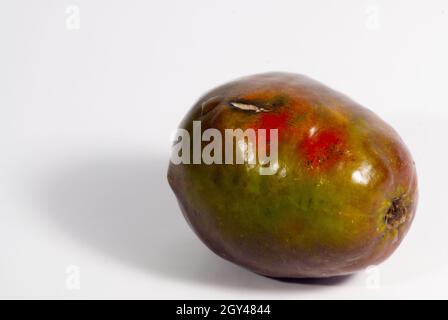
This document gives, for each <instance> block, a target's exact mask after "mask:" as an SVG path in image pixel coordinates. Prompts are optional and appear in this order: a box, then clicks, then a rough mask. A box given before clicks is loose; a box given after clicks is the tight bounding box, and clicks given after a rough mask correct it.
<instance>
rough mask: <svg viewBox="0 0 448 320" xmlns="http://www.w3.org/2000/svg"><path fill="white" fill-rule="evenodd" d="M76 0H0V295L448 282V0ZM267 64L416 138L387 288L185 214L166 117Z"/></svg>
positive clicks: (406, 288)
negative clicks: (402, 236)
mask: <svg viewBox="0 0 448 320" xmlns="http://www.w3.org/2000/svg"><path fill="white" fill-rule="evenodd" d="M73 3H74V4H75V5H77V6H78V7H79V9H80V29H79V30H70V27H71V26H73V25H72V24H70V21H69V25H68V27H69V28H67V27H66V19H67V14H66V8H67V6H68V5H70V4H72V3H71V2H68V1H49V0H46V1H43V0H42V1H31V0H29V1H18V0H16V1H2V2H1V4H0V148H1V149H0V195H1V197H0V297H1V298H64V299H65V298H246V299H251V298H273V299H311V298H448V294H447V293H446V286H447V285H448V274H447V270H448V252H447V251H448V249H447V243H448V232H447V230H448V216H447V214H446V212H447V210H446V208H444V207H443V204H444V202H443V201H446V200H447V195H446V190H447V181H448V174H447V172H446V164H447V163H448V162H447V161H448V153H447V149H446V148H447V144H446V137H447V136H448V125H447V120H448V94H447V83H448V59H447V57H448V45H447V41H448V39H447V37H446V32H447V30H448V3H447V2H446V1H443V0H440V1H413V2H411V1H386V0H383V1H359V0H351V1H307V2H306V3H305V1H292V0H291V1H237V0H231V1H230V0H226V1H206V0H203V1H198V0H191V1H173V0H170V1H105V0H103V1H91V0H89V1H87V0H76V1H74V2H73ZM378 10H379V11H378ZM69 12H71V11H69ZM376 12H379V16H378V17H379V20H375V14H376ZM372 19H373V20H372ZM376 21H378V24H377V23H376ZM272 70H283V71H291V72H297V73H303V74H307V75H309V76H311V77H313V78H315V79H316V80H319V81H321V82H323V83H325V84H327V85H329V86H331V87H333V88H335V89H337V90H339V91H342V92H344V93H346V94H347V95H349V96H351V97H352V98H354V99H355V100H357V101H358V102H360V103H361V104H364V105H365V106H367V107H369V108H370V109H372V110H373V111H375V112H376V113H377V114H379V115H380V116H381V117H382V118H383V119H385V120H386V121H388V122H389V123H390V124H392V125H393V126H394V127H395V128H396V129H397V130H398V131H399V132H400V134H401V136H402V137H403V139H404V140H405V141H406V143H407V144H408V146H409V148H410V149H411V151H412V154H413V156H414V158H415V161H416V163H417V168H418V173H419V181H420V194H421V195H420V202H419V208H418V212H417V217H416V220H415V223H414V225H413V228H412V229H411V232H410V233H409V235H408V237H407V238H406V240H405V241H404V243H403V244H402V246H401V247H400V248H399V250H398V251H397V252H396V253H395V254H394V256H393V257H392V258H391V259H390V260H388V261H387V262H386V263H384V264H382V265H381V266H380V267H379V269H378V270H377V272H376V271H375V272H374V274H373V275H374V276H375V274H378V275H379V276H380V277H379V278H374V281H375V279H377V280H378V279H379V288H376V289H375V288H372V286H370V285H369V283H371V282H372V278H371V277H370V276H372V273H367V272H361V273H359V274H358V275H356V276H354V277H352V278H350V279H348V280H346V281H345V282H342V283H338V284H330V283H327V284H325V283H321V284H317V285H311V284H297V283H283V282H278V281H275V280H271V279H267V278H263V277H260V276H257V275H255V274H252V273H250V272H248V271H245V270H243V269H240V268H239V267H236V266H234V265H231V264H229V263H227V262H226V261H224V260H221V259H220V258H218V257H216V256H214V255H213V254H212V253H210V252H209V250H208V249H206V248H205V247H204V246H203V245H202V244H201V243H200V242H199V240H197V238H196V236H195V235H194V234H193V233H192V232H191V231H190V230H189V228H188V226H187V224H186V223H185V222H184V220H183V218H182V216H181V213H180V211H179V209H178V207H177V204H176V202H175V199H174V196H173V195H172V193H171V191H170V190H169V187H168V185H167V182H166V179H165V171H166V166H167V164H168V156H167V155H168V151H169V137H170V133H171V132H172V131H173V130H174V129H175V127H176V125H177V124H178V122H179V121H180V119H181V118H182V117H183V115H184V114H185V113H186V111H187V110H188V108H189V107H190V106H191V105H192V104H193V103H194V102H195V100H196V99H197V98H198V97H199V96H200V95H201V94H202V93H204V92H205V91H206V90H208V89H210V88H212V87H213V86H215V85H218V84H221V83H223V82H226V81H228V80H231V79H233V78H235V77H239V76H243V75H247V74H252V73H259V72H264V71H272ZM70 266H75V267H77V268H78V269H79V271H80V273H79V275H80V278H79V279H80V290H70V286H69V287H67V281H68V282H69V284H70V283H72V282H70V281H72V280H73V269H69V270H68V271H69V273H66V271H67V268H70ZM75 270H76V269H75ZM375 283H378V282H375Z"/></svg>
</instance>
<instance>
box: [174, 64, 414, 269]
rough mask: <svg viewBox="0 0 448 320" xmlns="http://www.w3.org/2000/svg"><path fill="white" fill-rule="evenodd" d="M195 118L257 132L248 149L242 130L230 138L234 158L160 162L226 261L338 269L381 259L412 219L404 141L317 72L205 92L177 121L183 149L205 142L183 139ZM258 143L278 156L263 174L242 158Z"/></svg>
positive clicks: (196, 225)
mask: <svg viewBox="0 0 448 320" xmlns="http://www.w3.org/2000/svg"><path fill="white" fill-rule="evenodd" d="M194 122H195V123H199V122H200V125H201V128H200V130H201V132H204V131H205V130H206V129H215V132H219V133H221V136H222V137H225V136H226V133H225V132H226V130H228V129H234V130H237V129H241V130H243V131H245V130H247V129H253V130H254V131H255V132H262V131H263V130H261V129H265V130H264V131H266V135H265V137H264V138H265V139H264V140H263V139H262V138H260V137H256V139H257V140H258V142H259V141H262V142H263V143H262V144H255V146H254V144H252V145H251V146H250V147H251V148H248V144H249V139H248V137H247V136H241V135H240V136H238V135H237V136H234V137H233V139H234V142H235V149H234V150H233V151H235V154H236V150H237V149H238V148H239V147H241V146H243V149H244V150H243V151H244V153H243V155H244V157H243V160H244V163H226V161H225V159H223V160H222V161H219V159H218V157H215V158H214V160H215V161H213V162H212V163H210V161H208V162H207V163H204V162H203V161H199V162H198V161H193V160H192V161H190V163H173V162H171V163H170V165H169V168H168V181H169V184H170V186H171V188H172V189H173V191H174V193H175V195H176V197H177V200H178V202H179V205H180V208H181V210H182V212H183V214H184V216H185V219H186V220H187V222H188V223H189V225H190V226H191V228H192V229H193V230H194V232H196V234H197V235H198V236H199V238H200V239H201V240H202V241H203V242H204V243H205V244H206V245H207V246H208V247H209V248H210V249H211V250H212V251H213V252H215V253H216V254H217V255H219V256H221V257H222V258H224V259H226V260H228V261H231V262H233V263H235V264H238V265H240V266H242V267H244V268H247V269H249V270H252V271H253V272H256V273H258V274H261V275H265V276H269V277H276V278H322V277H332V276H340V275H347V274H351V273H354V272H357V271H359V270H363V269H364V268H367V267H368V266H371V265H378V264H379V263H381V262H383V261H384V260H385V259H386V258H388V257H389V256H390V255H391V254H392V253H393V252H394V251H395V249H396V248H397V247H398V246H399V245H400V243H401V242H402V240H403V238H404V237H405V235H406V233H407V232H408V230H409V228H410V226H411V223H412V221H413V219H414V215H415V211H416V206H417V197H418V195H417V194H418V191H417V175H416V169H415V164H414V161H413V160H412V157H411V155H410V153H409V151H408V149H407V147H406V146H405V145H404V143H403V141H402V140H401V138H400V137H399V135H398V134H397V132H396V131H395V130H394V129H392V128H391V127H390V126H389V125H388V124H387V123H385V122H384V121H383V120H382V119H380V118H379V117H378V116H377V115H375V114H374V113H373V112H371V111H370V110H368V109H366V108H364V107H362V106H361V105H359V104H358V103H356V102H354V101H353V100H351V99H350V98H348V97H347V96H345V95H343V94H341V93H338V92H336V91H334V90H332V89H330V88H328V87H327V86H325V85H323V84H321V83H319V82H317V81H315V80H312V79H310V78H308V77H306V76H302V75H297V74H292V73H280V72H273V73H265V74H258V75H253V76H248V77H244V78H240V79H237V80H235V81H232V82H229V83H227V84H224V85H222V86H219V87H217V88H215V89H213V90H211V91H209V92H208V93H206V94H205V95H203V96H202V97H201V98H200V99H199V101H198V102H197V103H196V104H195V105H194V106H193V107H192V109H191V110H190V111H189V112H188V114H187V115H186V116H185V118H184V119H183V121H182V123H181V124H180V126H179V128H181V129H183V132H184V133H188V134H189V135H190V139H189V142H190V144H189V145H187V147H186V148H185V149H184V150H182V153H183V155H184V156H185V155H187V154H190V155H191V154H193V153H194V152H195V151H197V150H198V149H201V150H204V148H207V144H208V143H210V142H211V139H210V137H208V139H205V140H204V139H201V141H200V145H199V146H197V145H196V146H193V144H192V143H191V142H192V141H193V140H194V136H195V135H196V136H197V132H196V133H194V132H193V131H194V129H195V128H194ZM196 129H197V128H196ZM274 129H275V132H277V141H276V143H275V144H276V145H275V146H274V145H273V141H272V139H271V137H270V135H269V132H270V131H272V130H274ZM215 138H217V137H216V136H215ZM176 142H177V143H180V142H179V140H178V141H176ZM176 142H175V143H176ZM184 142H185V141H183V142H182V143H184ZM261 147H265V148H266V149H267V153H269V152H273V151H276V152H277V154H278V157H277V159H276V162H275V163H270V164H269V166H270V170H271V171H267V172H268V173H267V174H266V172H265V174H261V172H262V170H263V169H266V167H267V164H266V163H262V162H255V163H254V162H253V161H252V162H251V163H249V162H250V161H249V160H250V159H249V158H250V157H252V158H253V157H255V158H257V157H258V156H259V154H258V153H257V151H258V150H257V149H258V148H261ZM274 147H275V148H274ZM219 148H222V150H219V149H217V148H214V152H213V153H212V155H213V156H217V155H219V154H221V155H223V154H224V153H225V150H224V146H223V145H222V146H221V147H219ZM249 149H250V150H252V152H249V151H250V150H249ZM234 156H235V155H234ZM235 157H236V156H235ZM196 160H198V159H196ZM268 169H269V168H268ZM180 245H181V244H180Z"/></svg>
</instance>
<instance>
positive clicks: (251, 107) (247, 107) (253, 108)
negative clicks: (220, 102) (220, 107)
mask: <svg viewBox="0 0 448 320" xmlns="http://www.w3.org/2000/svg"><path fill="white" fill-rule="evenodd" d="M230 105H231V106H232V107H234V108H237V109H240V110H244V111H255V112H271V110H269V109H265V108H262V107H258V106H256V105H254V104H248V103H242V102H230Z"/></svg>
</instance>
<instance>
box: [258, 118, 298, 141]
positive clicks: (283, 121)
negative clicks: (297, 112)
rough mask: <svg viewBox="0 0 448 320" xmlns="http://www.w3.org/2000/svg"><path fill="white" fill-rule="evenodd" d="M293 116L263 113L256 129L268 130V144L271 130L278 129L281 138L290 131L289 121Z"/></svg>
mask: <svg viewBox="0 0 448 320" xmlns="http://www.w3.org/2000/svg"><path fill="white" fill-rule="evenodd" d="M290 118H291V115H290V114H289V113H286V112H282V113H271V112H268V113H263V114H262V115H261V116H260V118H259V119H258V120H257V123H256V124H255V127H256V128H257V129H266V142H267V143H269V141H270V130H271V129H278V136H279V138H281V137H282V136H284V135H285V133H286V131H287V130H288V129H289V119H290Z"/></svg>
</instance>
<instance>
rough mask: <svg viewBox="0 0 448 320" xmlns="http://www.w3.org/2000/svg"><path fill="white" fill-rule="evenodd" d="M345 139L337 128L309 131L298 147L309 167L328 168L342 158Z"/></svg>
mask: <svg viewBox="0 0 448 320" xmlns="http://www.w3.org/2000/svg"><path fill="white" fill-rule="evenodd" d="M345 140H346V139H345V135H344V133H343V132H341V131H339V130H334V129H330V130H323V131H319V130H317V131H316V132H312V131H310V134H308V135H307V136H306V138H305V139H304V140H303V141H302V142H301V143H300V144H299V149H300V151H301V152H302V153H303V154H304V156H305V160H306V162H307V165H308V166H309V167H310V168H312V169H329V168H331V167H332V166H334V165H335V164H336V163H337V162H338V161H340V160H341V159H342V157H343V155H344V151H345Z"/></svg>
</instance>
